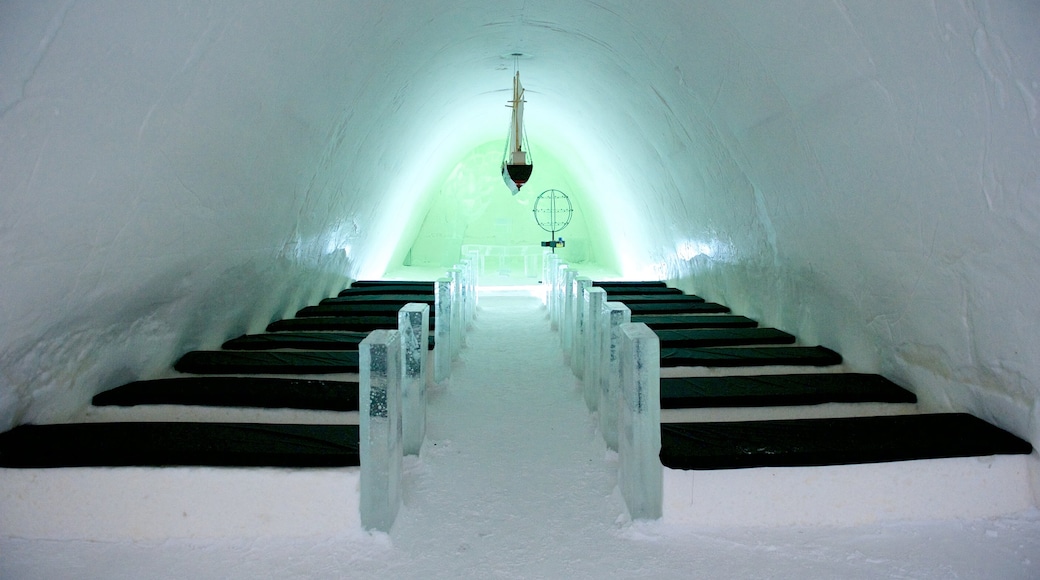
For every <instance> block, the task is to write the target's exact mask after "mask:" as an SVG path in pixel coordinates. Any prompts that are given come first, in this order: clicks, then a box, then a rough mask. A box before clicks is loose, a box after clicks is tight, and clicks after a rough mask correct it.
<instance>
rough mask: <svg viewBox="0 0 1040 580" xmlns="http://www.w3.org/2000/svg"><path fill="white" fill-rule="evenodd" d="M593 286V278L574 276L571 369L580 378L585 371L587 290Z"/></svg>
mask: <svg viewBox="0 0 1040 580" xmlns="http://www.w3.org/2000/svg"><path fill="white" fill-rule="evenodd" d="M587 288H592V278H589V277H588V276H576V277H575V278H574V320H573V321H572V323H571V324H573V325H574V331H573V333H574V334H573V338H572V340H571V370H572V371H573V372H574V376H576V377H578V378H579V379H580V378H581V377H582V375H583V374H584V372H585V369H584V367H583V365H584V364H585V308H584V303H585V290H586V289H587Z"/></svg>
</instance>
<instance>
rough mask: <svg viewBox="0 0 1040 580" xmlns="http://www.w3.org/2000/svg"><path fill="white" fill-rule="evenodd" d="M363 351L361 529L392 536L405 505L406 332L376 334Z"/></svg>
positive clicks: (361, 362)
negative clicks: (403, 385) (403, 407)
mask: <svg viewBox="0 0 1040 580" xmlns="http://www.w3.org/2000/svg"><path fill="white" fill-rule="evenodd" d="M359 353H360V371H361V372H360V375H361V381H360V382H361V384H360V401H361V413H360V415H361V417H360V419H361V421H360V425H361V427H360V429H361V441H360V444H361V445H360V446H361V449H360V451H361V453H360V455H361V507H360V509H361V525H362V526H363V527H364V528H365V529H368V530H378V531H382V532H389V531H390V527H391V526H393V524H394V519H395V518H396V517H397V510H398V508H399V507H400V505H401V465H402V461H403V452H402V432H401V338H400V332H398V331H396V330H383V329H381V330H374V331H372V332H371V333H370V334H369V335H368V336H367V337H365V339H364V340H362V341H361V344H360V345H359ZM349 492H350V490H343V493H349Z"/></svg>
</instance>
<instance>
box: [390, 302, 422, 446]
mask: <svg viewBox="0 0 1040 580" xmlns="http://www.w3.org/2000/svg"><path fill="white" fill-rule="evenodd" d="M397 329H398V332H399V333H400V340H401V347H402V352H401V421H402V428H401V432H402V437H403V439H402V446H403V450H404V454H405V455H418V454H419V450H420V449H422V444H423V439H425V438H426V357H427V350H429V341H430V305H429V304H420V303H416V302H411V303H408V304H405V305H404V308H402V309H401V310H400V311H398V313H397Z"/></svg>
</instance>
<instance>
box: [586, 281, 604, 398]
mask: <svg viewBox="0 0 1040 580" xmlns="http://www.w3.org/2000/svg"><path fill="white" fill-rule="evenodd" d="M606 301H607V291H606V290H604V289H602V288H600V287H599V286H592V287H590V288H586V289H585V305H584V309H583V316H584V319H585V324H584V333H585V338H584V340H585V352H584V359H583V360H584V362H583V366H584V369H585V370H584V374H583V375H582V381H583V385H584V387H585V388H584V389H583V390H584V392H585V404H586V405H587V406H588V408H589V410H590V411H595V410H596V407H597V406H599V358H600V357H599V352H600V348H599V324H598V322H599V314H600V311H601V310H602V309H603V303H604V302H606Z"/></svg>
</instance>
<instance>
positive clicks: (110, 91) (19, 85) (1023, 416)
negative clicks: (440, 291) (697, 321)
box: [0, 0, 1040, 444]
mask: <svg viewBox="0 0 1040 580" xmlns="http://www.w3.org/2000/svg"><path fill="white" fill-rule="evenodd" d="M1038 25H1040V8H1038V5H1037V4H1036V3H1035V2H1028V1H1026V0H1021V1H1015V0H1005V1H999V2H984V1H977V2H971V1H965V2H938V3H932V2H918V1H902V0H891V1H884V2H877V1H875V0H863V1H847V0H846V1H834V2H824V1H822V0H785V1H777V2H757V1H734V0H725V1H723V0H716V1H692V0H691V1H672V0H660V1H654V0H650V1H646V2H628V1H602V0H601V1H598V2H592V1H563V2H561V1H559V0H531V1H517V0H513V1H495V0H479V1H476V0H453V1H452V2H359V1H343V2H339V1H331V0H330V1H324V2H319V1H303V2H282V1H266V2H260V1H256V0H250V1H231V0H228V1H224V2H216V3H210V2H190V1H168V2H135V1H129V0H128V1H115V2H75V1H67V2H57V1H47V2H40V1H37V0H14V1H12V0H8V1H5V2H2V3H0V267H2V272H3V275H2V276H0V427H8V426H11V425H14V424H17V423H21V422H28V421H49V420H61V419H62V418H63V417H67V416H68V415H69V414H70V413H72V412H73V411H74V410H76V409H77V408H78V407H80V406H82V405H84V404H86V402H87V401H88V400H89V398H90V396H91V395H92V394H93V393H95V392H97V391H99V390H102V389H104V388H110V387H112V386H114V385H116V384H118V383H119V382H120V381H124V380H130V379H135V378H142V377H144V378H149V377H154V376H158V375H161V374H163V373H166V372H168V369H169V366H170V363H171V362H172V361H173V360H175V358H176V357H177V356H178V355H179V354H181V353H182V352H184V351H186V350H188V349H190V348H196V347H212V346H215V345H216V344H219V342H220V341H221V340H222V339H224V338H227V337H228V336H232V335H235V334H238V333H241V332H245V331H255V330H258V329H260V328H262V327H263V325H264V324H266V323H267V322H268V321H270V320H271V319H273V318H279V317H282V316H286V315H289V314H291V313H292V312H293V311H294V310H295V309H296V308H297V307H299V306H300V305H302V304H304V303H306V302H312V301H314V300H316V299H317V298H320V297H322V296H325V295H327V294H329V293H330V292H332V291H333V290H334V289H337V288H338V287H340V286H342V285H343V284H345V283H347V282H348V281H349V279H350V278H356V277H361V276H367V277H374V276H379V275H381V274H382V273H383V272H385V271H386V269H387V268H388V267H392V266H395V265H397V264H399V263H400V261H401V259H402V256H403V254H404V252H406V251H407V250H408V247H409V246H410V244H411V243H412V240H413V239H414V238H415V236H416V233H417V232H418V231H419V228H420V225H421V224H422V220H423V218H424V211H425V210H426V208H428V207H429V205H430V201H429V200H430V197H431V196H432V195H433V194H434V192H436V191H437V190H438V188H439V187H440V186H441V184H442V183H444V181H445V179H446V178H447V176H448V174H449V172H451V170H452V168H453V167H454V166H455V164H457V163H458V162H459V160H460V159H461V158H463V157H464V156H465V155H466V154H467V153H468V152H470V151H473V150H474V149H475V148H477V147H479V146H481V145H484V144H487V143H488V142H491V141H497V140H501V139H504V138H505V129H506V123H507V121H508V109H506V108H505V107H504V104H505V101H506V100H507V98H508V96H509V89H510V82H511V76H512V67H513V62H512V60H511V59H509V58H503V55H508V54H511V53H514V52H519V53H523V54H525V55H529V58H524V59H522V60H521V61H520V67H521V71H522V75H523V79H524V84H525V86H526V87H527V89H528V108H527V129H528V133H529V135H530V138H531V145H532V149H533V151H534V152H535V155H536V156H537V155H538V154H539V152H542V154H543V155H545V156H548V157H552V158H554V159H556V160H558V161H559V162H560V164H561V166H563V167H564V168H565V170H566V172H567V174H568V175H569V176H570V178H571V180H572V186H573V187H574V188H575V189H576V190H578V193H579V194H580V196H582V199H584V200H585V203H586V205H587V206H588V207H587V208H586V209H587V211H588V212H589V213H590V215H592V216H593V217H594V219H593V222H595V223H597V224H601V226H600V227H599V228H598V230H599V231H596V232H594V235H596V236H598V239H599V244H600V245H599V252H600V255H598V256H597V259H598V260H601V261H602V262H604V263H609V264H611V265H612V266H613V267H615V268H616V269H617V270H618V271H619V272H620V273H621V274H622V275H625V276H628V277H646V276H660V277H667V278H670V279H672V280H673V283H675V284H679V285H682V286H683V287H684V288H685V289H687V290H692V291H696V292H698V293H701V294H702V295H705V296H706V297H709V298H712V299H715V300H719V301H723V302H725V303H727V304H728V305H730V306H731V307H733V309H734V310H735V311H737V312H739V313H741V314H746V315H749V316H753V317H757V318H758V319H760V320H762V321H763V322H764V323H767V324H771V325H775V326H779V327H781V328H784V329H786V330H789V331H792V332H795V333H797V334H798V335H799V336H801V337H803V338H804V339H805V340H807V341H814V342H819V343H821V344H824V345H826V346H829V347H831V348H834V349H837V350H839V351H840V352H842V354H843V355H845V357H846V358H847V360H848V361H849V362H850V364H851V365H853V366H854V367H856V368H857V369H859V370H864V371H874V370H877V371H880V372H882V373H884V374H886V375H888V376H889V377H891V378H893V379H895V380H897V381H900V382H902V383H903V384H906V385H907V386H908V387H910V388H912V389H913V390H915V391H916V392H917V393H918V395H919V396H920V397H921V399H922V400H923V402H924V404H925V405H926V406H927V407H928V408H932V409H955V410H964V411H970V412H973V413H975V414H977V415H980V416H982V417H984V418H987V419H990V420H992V421H994V422H996V423H997V424H999V425H1001V426H1003V427H1006V428H1008V429H1010V430H1012V431H1014V432H1016V433H1018V434H1020V435H1023V436H1026V437H1028V438H1030V439H1031V440H1032V441H1033V443H1034V444H1036V443H1038V442H1040V436H1038V434H1040V421H1038V417H1040V410H1038V408H1037V400H1038V394H1040V349H1038V347H1037V346H1038V345H1040V325H1038V324H1037V321H1038V320H1040V301H1038V300H1037V299H1036V288H1037V287H1038V285H1040V242H1038V240H1040V235H1038V234H1040V137H1038V135H1040V119H1038V108H1040V105H1038V99H1040V34H1038V33H1037V32H1036V31H1037V30H1038V29H1040V26H1038ZM536 167H537V157H536ZM536 172H537V168H536ZM488 195H502V196H508V195H509V193H508V191H507V190H506V189H505V187H504V186H503V187H501V188H500V189H496V190H494V191H489V192H488Z"/></svg>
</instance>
